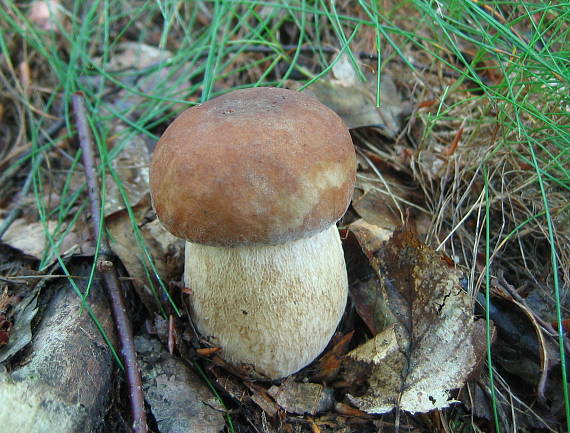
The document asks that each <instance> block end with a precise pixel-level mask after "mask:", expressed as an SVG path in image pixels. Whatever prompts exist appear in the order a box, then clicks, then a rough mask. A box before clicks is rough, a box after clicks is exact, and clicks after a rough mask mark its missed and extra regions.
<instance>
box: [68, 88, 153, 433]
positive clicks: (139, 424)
mask: <svg viewBox="0 0 570 433" xmlns="http://www.w3.org/2000/svg"><path fill="white" fill-rule="evenodd" d="M72 102H73V113H74V115H75V122H76V126H77V132H78V135H79V144H80V146H81V150H82V152H83V155H82V158H83V164H84V167H85V177H86V178H87V186H88V193H89V201H90V205H91V222H92V224H91V227H92V231H93V236H94V238H95V239H98V238H99V237H101V249H100V251H101V253H100V254H99V258H98V261H99V263H105V264H106V266H98V271H99V272H101V273H102V274H103V280H104V282H105V287H106V289H107V294H108V296H109V299H110V302H111V309H112V311H113V318H114V320H115V327H116V328H117V333H118V335H119V341H120V345H121V355H122V358H123V362H124V365H125V373H126V379H127V386H128V389H129V399H130V405H131V415H132V420H133V431H134V432H135V433H147V432H148V427H147V423H146V412H145V409H144V396H143V392H142V381H141V375H140V371H139V368H138V364H137V355H136V351H135V346H134V341H133V330H132V327H131V322H130V320H129V318H128V316H127V310H126V307H125V301H124V299H123V295H122V293H121V290H120V284H119V278H118V275H117V269H116V267H115V266H114V262H113V257H112V253H111V249H110V247H109V242H108V239H107V236H106V233H105V230H103V232H102V233H99V229H100V227H101V225H100V223H101V218H100V215H101V201H100V197H101V196H100V194H99V184H98V181H97V171H96V168H95V155H94V149H93V140H92V138H91V131H90V130H89V126H88V122H87V115H86V110H85V103H84V99H83V94H82V93H80V92H78V93H75V94H74V95H73V97H72Z"/></svg>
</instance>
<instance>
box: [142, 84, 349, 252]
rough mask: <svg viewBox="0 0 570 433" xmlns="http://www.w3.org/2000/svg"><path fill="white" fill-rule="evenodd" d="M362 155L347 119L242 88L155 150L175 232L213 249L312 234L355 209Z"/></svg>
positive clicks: (159, 185) (205, 108)
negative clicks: (350, 206)
mask: <svg viewBox="0 0 570 433" xmlns="http://www.w3.org/2000/svg"><path fill="white" fill-rule="evenodd" d="M355 177H356V156H355V152H354V147H353V144H352V140H351V138H350V134H349V132H348V129H347V127H346V126H345V124H344V122H343V121H342V119H341V118H340V117H339V116H338V115H337V114H336V113H335V112H333V111H332V110H330V109H329V108H327V107H326V106H324V105H322V104H321V103H320V102H319V101H317V100H316V99H314V98H312V97H310V96H307V95H304V94H302V93H298V92H295V91H291V90H286V89H279V88H268V87H258V88H251V89H244V90H236V91H233V92H230V93H227V94H225V95H222V96H219V97H217V98H214V99H212V100H210V101H208V102H205V103H204V104H201V105H197V106H194V107H191V108H189V109H187V110H186V111H184V112H183V113H182V114H180V116H178V117H177V118H176V119H175V120H174V122H173V123H172V124H171V125H170V126H169V127H168V128H167V129H166V131H165V132H164V134H163V135H162V137H161V138H160V140H159V142H158V144H157V146H156V149H155V151H154V155H153V159H152V164H151V170H150V186H151V194H152V200H153V204H154V208H155V210H156V212H157V214H158V217H159V219H160V220H161V221H162V223H163V224H164V225H165V227H166V228H167V229H168V230H169V231H170V232H171V233H173V234H174V235H176V236H178V237H180V238H183V239H186V240H188V241H190V242H195V243H200V244H206V245H214V246H236V245H257V244H268V245H277V244H282V243H285V242H289V241H291V240H296V239H300V238H304V237H308V236H312V235H313V234H315V233H318V232H320V231H322V230H324V229H325V228H326V227H328V226H330V225H331V224H334V223H335V222H336V221H337V220H338V219H340V217H342V215H343V214H344V212H345V211H346V208H347V207H348V204H349V203H350V199H351V196H352V191H353V187H354V181H355Z"/></svg>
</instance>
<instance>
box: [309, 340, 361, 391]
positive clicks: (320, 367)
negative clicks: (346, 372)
mask: <svg viewBox="0 0 570 433" xmlns="http://www.w3.org/2000/svg"><path fill="white" fill-rule="evenodd" d="M353 335H354V331H352V332H349V333H348V334H346V335H344V336H342V337H341V338H340V339H339V340H338V341H336V342H335V343H334V345H333V347H332V348H331V349H330V350H329V351H328V352H327V353H325V354H324V355H323V356H322V357H321V358H320V359H319V361H318V362H317V365H316V367H315V368H316V370H317V373H316V374H314V375H313V376H312V378H311V379H312V380H313V381H314V382H330V381H331V380H333V379H334V378H335V377H336V376H337V374H338V371H339V369H340V367H341V364H342V360H343V358H344V355H346V352H347V351H348V345H349V343H350V340H352V336H353Z"/></svg>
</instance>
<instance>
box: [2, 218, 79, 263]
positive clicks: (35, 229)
mask: <svg viewBox="0 0 570 433" xmlns="http://www.w3.org/2000/svg"><path fill="white" fill-rule="evenodd" d="M2 222H4V220H2V219H1V218H0V224H2ZM47 229H48V230H49V232H50V233H51V234H52V235H53V236H55V232H56V230H57V231H58V233H61V232H63V231H64V229H65V228H64V227H58V223H57V221H48V222H47ZM56 237H57V236H56ZM58 240H59V239H58ZM2 242H3V243H5V244H7V245H10V246H11V247H12V248H15V249H17V250H19V251H21V252H22V253H24V254H26V255H28V256H31V257H34V258H36V259H38V260H41V259H42V257H43V255H44V253H45V250H46V235H45V231H44V226H43V224H42V223H41V222H34V223H29V222H28V221H26V220H25V219H23V218H18V219H16V220H14V222H13V223H12V225H10V228H9V229H8V230H7V231H6V233H5V234H4V236H2ZM77 242H78V238H77V236H76V235H75V233H74V232H73V231H70V232H69V233H68V234H67V235H66V237H65V238H64V239H63V241H61V243H60V244H59V251H60V253H61V254H62V255H65V254H66V253H68V252H69V251H70V250H71V249H72V248H74V247H75V246H76V245H77ZM53 260H55V258H54V259H53Z"/></svg>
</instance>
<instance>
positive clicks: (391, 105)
mask: <svg viewBox="0 0 570 433" xmlns="http://www.w3.org/2000/svg"><path fill="white" fill-rule="evenodd" d="M287 86H288V87H290V88H292V89H297V88H299V87H300V84H299V83H297V82H294V81H289V82H288V83H287ZM304 92H305V93H307V94H309V95H312V96H314V97H315V98H317V99H318V100H319V101H321V102H322V103H323V104H325V105H326V106H327V107H329V108H330V109H332V110H334V111H335V112H336V113H337V114H338V115H339V116H340V117H342V119H343V120H344V121H345V123H346V125H347V126H348V127H349V128H350V129H354V128H362V127H374V128H378V130H379V131H381V132H382V134H384V135H385V136H386V137H388V138H395V137H396V136H397V135H398V132H399V131H400V129H401V122H400V116H401V115H402V113H403V112H404V111H406V110H407V107H406V106H405V105H406V104H405V103H404V102H403V101H402V97H401V95H400V93H399V92H398V89H397V88H396V85H395V84H394V81H393V80H392V78H391V77H390V76H389V75H388V74H384V73H383V74H382V76H381V83H380V107H376V75H369V76H367V77H366V82H363V81H361V80H360V79H359V78H358V77H357V74H356V72H355V71H354V69H353V66H352V64H351V62H350V60H349V58H348V57H347V56H345V55H343V56H341V58H340V60H339V61H338V62H337V63H336V64H335V65H334V67H333V70H332V77H331V78H324V79H320V80H318V81H315V82H314V83H313V84H312V85H311V86H310V87H308V88H307V89H306V90H305V91H304Z"/></svg>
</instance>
